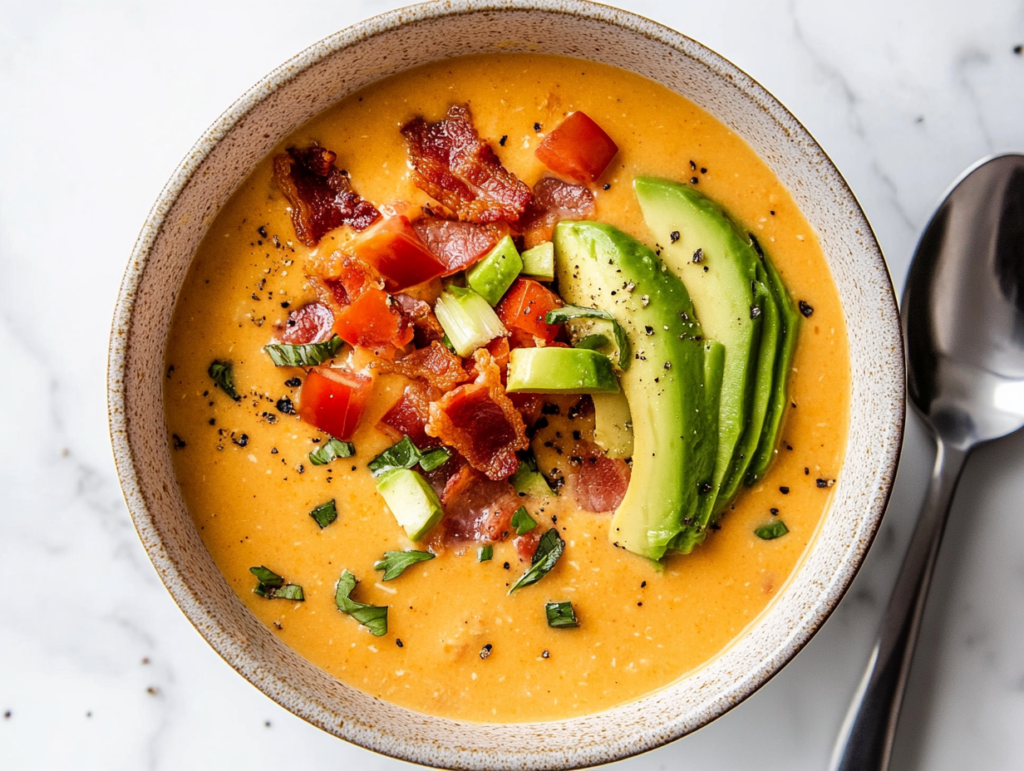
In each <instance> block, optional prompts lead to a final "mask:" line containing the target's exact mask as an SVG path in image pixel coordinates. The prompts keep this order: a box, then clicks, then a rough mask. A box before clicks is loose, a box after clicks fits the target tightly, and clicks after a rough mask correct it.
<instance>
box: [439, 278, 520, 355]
mask: <svg viewBox="0 0 1024 771" xmlns="http://www.w3.org/2000/svg"><path fill="white" fill-rule="evenodd" d="M434 313H435V314H436V315H437V320H438V321H439V322H440V324H441V327H442V328H443V329H444V331H445V334H447V335H448V339H449V340H451V343H452V345H453V346H454V347H455V352H456V353H457V354H459V356H470V355H471V354H472V353H473V351H475V350H476V349H477V348H479V347H480V346H483V345H487V343H489V342H491V340H493V339H494V338H496V337H498V336H500V335H504V334H505V332H506V329H505V326H504V325H503V324H502V323H501V319H499V318H498V315H497V314H496V313H495V312H494V309H493V308H492V307H491V306H490V304H488V302H487V300H485V299H484V298H483V297H481V296H480V295H479V294H477V293H476V292H474V291H473V290H472V289H465V288H463V287H458V286H450V287H448V288H447V289H446V290H445V291H444V292H443V293H442V294H441V296H440V297H439V298H438V299H437V304H436V305H435V306H434Z"/></svg>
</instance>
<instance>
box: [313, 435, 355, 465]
mask: <svg viewBox="0 0 1024 771" xmlns="http://www.w3.org/2000/svg"><path fill="white" fill-rule="evenodd" d="M355 454H356V446H355V445H354V444H352V442H343V441H341V440H340V439H335V438H334V437H333V436H332V437H331V438H330V439H329V440H328V442H327V444H325V445H324V446H323V447H318V448H317V449H315V450H313V452H311V453H310V454H309V462H310V463H312V464H313V465H314V466H326V465H327V464H328V463H330V462H331V461H334V460H337V459H338V458H351V457H352V456H353V455H355Z"/></svg>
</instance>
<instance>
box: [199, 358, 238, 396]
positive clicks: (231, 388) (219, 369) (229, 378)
mask: <svg viewBox="0 0 1024 771" xmlns="http://www.w3.org/2000/svg"><path fill="white" fill-rule="evenodd" d="M206 374H207V375H209V376H210V377H211V378H213V382H214V383H216V384H217V386H218V387H219V388H220V390H222V391H223V392H224V393H226V394H227V395H228V396H230V397H231V398H232V399H234V400H235V401H236V402H237V401H240V400H241V398H242V397H241V396H239V395H238V392H237V391H236V390H235V376H234V373H233V372H232V371H231V365H230V364H229V363H228V362H226V361H214V362H213V363H211V364H210V368H209V369H208V370H206Z"/></svg>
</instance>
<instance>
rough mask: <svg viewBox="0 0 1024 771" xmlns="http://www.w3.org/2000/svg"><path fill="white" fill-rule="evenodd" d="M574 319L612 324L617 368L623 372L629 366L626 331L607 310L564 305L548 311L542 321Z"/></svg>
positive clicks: (551, 321)
mask: <svg viewBox="0 0 1024 771" xmlns="http://www.w3.org/2000/svg"><path fill="white" fill-rule="evenodd" d="M575 319H598V320H600V321H607V322H609V323H610V324H611V325H612V334H613V335H614V336H615V346H616V347H617V348H618V349H619V353H618V362H617V363H618V365H619V369H621V370H622V371H623V372H625V371H626V369H627V368H628V367H629V350H630V349H629V340H628V339H627V338H626V331H625V330H624V329H623V328H622V327H621V326H620V325H619V322H617V321H616V320H615V317H614V316H612V314H610V313H609V312H608V311H603V310H601V309H600V308H581V307H580V306H578V305H566V306H563V307H561V308H554V309H553V310H550V311H548V313H547V315H546V316H545V317H544V321H545V322H546V323H548V324H564V323H565V322H567V321H573V320H575ZM590 337H593V335H590ZM585 339H586V338H584V340H585ZM577 347H579V346H577Z"/></svg>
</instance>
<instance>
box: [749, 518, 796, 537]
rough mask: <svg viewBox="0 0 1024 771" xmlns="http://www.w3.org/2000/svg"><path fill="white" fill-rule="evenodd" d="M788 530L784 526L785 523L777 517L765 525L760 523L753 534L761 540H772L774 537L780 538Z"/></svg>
mask: <svg viewBox="0 0 1024 771" xmlns="http://www.w3.org/2000/svg"><path fill="white" fill-rule="evenodd" d="M788 532H789V528H788V527H786V523H784V522H783V521H782V520H781V519H777V520H775V521H774V522H770V523H769V524H767V525H761V527H759V528H757V529H756V530H755V531H754V535H756V536H757V537H758V538H760V539H761V540H763V541H772V540H774V539H776V538H781V537H782V536H784V535H785V534H786V533H788Z"/></svg>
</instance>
